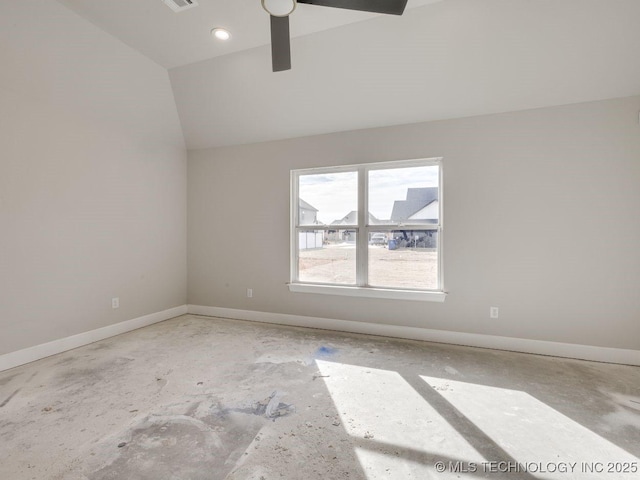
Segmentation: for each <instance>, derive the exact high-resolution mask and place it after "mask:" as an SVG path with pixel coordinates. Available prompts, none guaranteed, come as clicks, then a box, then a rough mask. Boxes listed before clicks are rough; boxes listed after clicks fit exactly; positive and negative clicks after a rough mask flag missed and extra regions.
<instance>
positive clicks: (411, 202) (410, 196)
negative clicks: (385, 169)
mask: <svg viewBox="0 0 640 480" xmlns="http://www.w3.org/2000/svg"><path fill="white" fill-rule="evenodd" d="M439 217H440V204H439V201H438V187H424V188H408V189H407V197H406V200H396V201H395V202H394V203H393V210H392V211H391V221H392V222H393V223H399V224H403V223H412V224H416V223H417V224H420V223H424V224H429V223H438V218H439ZM393 239H394V240H395V241H396V242H395V243H394V244H393V245H397V246H398V247H411V246H413V247H419V248H435V246H436V240H437V238H436V232H433V231H415V230H414V231H407V230H396V231H394V232H393ZM390 245H391V244H390ZM389 248H391V247H389Z"/></svg>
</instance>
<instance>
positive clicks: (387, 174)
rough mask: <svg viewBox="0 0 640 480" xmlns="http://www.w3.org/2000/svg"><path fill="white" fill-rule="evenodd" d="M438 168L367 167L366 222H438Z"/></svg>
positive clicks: (370, 223)
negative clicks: (380, 168) (371, 168)
mask: <svg viewBox="0 0 640 480" xmlns="http://www.w3.org/2000/svg"><path fill="white" fill-rule="evenodd" d="M439 168H440V167H438V166H437V165H429V166H423V167H406V168H389V169H384V170H371V171H369V225H376V224H381V223H438V218H439V212H440V208H439V205H438V203H439V197H438V195H439V190H440V189H439V185H438V182H439V171H438V170H439Z"/></svg>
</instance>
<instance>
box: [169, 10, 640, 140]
mask: <svg viewBox="0 0 640 480" xmlns="http://www.w3.org/2000/svg"><path fill="white" fill-rule="evenodd" d="M194 10H195V9H194ZM329 10H331V9H329ZM638 18H640V2H638V1H637V0H617V1H616V2H609V1H602V0H536V1H531V0H483V1H482V2H479V1H477V0H444V1H442V2H439V3H435V4H432V5H427V6H423V7H420V8H416V9H413V10H411V11H410V12H406V13H405V15H403V16H402V17H389V16H377V17H374V18H372V19H369V20H366V21H362V22H359V23H354V24H350V25H347V26H342V27H338V28H334V29H332V30H328V31H323V32H318V33H314V34H310V35H305V36H301V37H298V38H294V39H293V40H292V43H291V49H292V59H293V62H294V65H295V68H293V69H292V70H290V71H285V72H279V73H275V74H274V73H272V72H271V63H270V62H271V59H270V48H269V46H263V47H258V48H253V49H249V50H246V51H243V52H238V53H235V54H232V55H226V56H221V57H217V58H214V59H210V60H206V61H202V62H198V63H195V64H191V65H186V66H182V67H179V68H174V69H172V70H170V76H171V81H172V85H173V89H174V94H175V98H176V103H177V105H178V110H179V114H180V117H181V121H182V125H183V130H184V133H185V137H186V141H187V145H188V147H189V148H191V149H199V148H206V147H213V146H222V145H231V144H241V143H253V142H260V141H268V140H275V139H281V138H290V137H296V136H305V135H314V134H322V133H329V132H335V131H343V130H352V129H360V128H369V127H377V126H386V125H397V124H403V123H413V122H420V121H429V120H437V119H444V118H454V117H464V116H472V115H480V114H487V113H497V112H504V111H514V110H522V109H529V108H539V107H545V106H552V105H561V104H569V103H578V102H585V101H592V100H600V99H605V98H614V97H624V96H630V95H636V94H640V62H638V61H637V52H638V51H640V29H638V28H637V19H638Z"/></svg>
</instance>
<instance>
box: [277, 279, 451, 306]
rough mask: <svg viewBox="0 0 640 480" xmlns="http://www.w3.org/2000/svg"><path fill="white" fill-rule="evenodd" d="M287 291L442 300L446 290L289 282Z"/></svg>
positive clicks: (423, 300)
mask: <svg viewBox="0 0 640 480" xmlns="http://www.w3.org/2000/svg"><path fill="white" fill-rule="evenodd" d="M288 286H289V291H290V292H295V293H319V294H322V295H344V296H347V297H365V298H385V299H392V300H417V301H421V302H444V300H445V298H447V294H446V292H424V291H420V290H395V289H392V288H374V287H343V286H334V285H317V284H310V283H289V284H288Z"/></svg>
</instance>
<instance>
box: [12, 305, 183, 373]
mask: <svg viewBox="0 0 640 480" xmlns="http://www.w3.org/2000/svg"><path fill="white" fill-rule="evenodd" d="M186 313H187V305H180V306H179V307H174V308H170V309H168V310H163V311H162V312H156V313H151V314H149V315H144V316H142V317H138V318H134V319H132V320H126V321H124V322H120V323H116V324H114V325H108V326H106V327H102V328H97V329H95V330H91V331H89V332H84V333H79V334H77V335H72V336H70V337H66V338H61V339H59V340H54V341H52V342H48V343H42V344H40V345H36V346H35V347H29V348H25V349H22V350H17V351H15V352H11V353H7V354H5V355H0V372H1V371H3V370H8V369H10V368H13V367H17V366H19V365H24V364H25V363H30V362H34V361H36V360H40V359H41V358H45V357H49V356H51V355H55V354H56V353H62V352H66V351H67V350H72V349H74V348H78V347H82V346H84V345H88V344H90V343H93V342H98V341H100V340H104V339H105V338H109V337H113V336H115V335H120V334H121V333H126V332H130V331H131V330H136V329H138V328H141V327H146V326H148V325H152V324H154V323H158V322H163V321H164V320H169V319H170V318H174V317H178V316H180V315H185V314H186Z"/></svg>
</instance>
